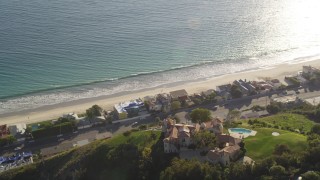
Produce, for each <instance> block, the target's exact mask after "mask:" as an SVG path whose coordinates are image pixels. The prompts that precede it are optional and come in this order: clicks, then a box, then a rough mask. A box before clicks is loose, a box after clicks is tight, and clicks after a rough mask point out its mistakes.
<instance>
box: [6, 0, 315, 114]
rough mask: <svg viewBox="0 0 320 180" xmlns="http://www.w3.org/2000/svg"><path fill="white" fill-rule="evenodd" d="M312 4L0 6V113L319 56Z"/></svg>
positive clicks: (178, 0)
mask: <svg viewBox="0 0 320 180" xmlns="http://www.w3.org/2000/svg"><path fill="white" fill-rule="evenodd" d="M319 8H320V2H319V1H317V0H308V1H300V0H282V1H269V0H261V1H251V0H214V1H211V0H175V1H169V0H162V1H149V0H148V1H147V0H141V1H124V0H117V1H102V0H94V1H74V0H55V1H48V0H43V1H29V0H10V1H0V24H1V26H0V114H3V113H6V112H12V111H17V110H23V109H32V108H35V107H41V106H44V105H49V104H57V103H61V102H68V101H72V100H77V99H82V98H90V97H97V96H101V95H110V94H114V93H119V92H125V91H131V90H139V89H143V88H148V87H157V86H159V85H166V84H169V83H173V82H182V81H188V80H196V79H201V78H208V77H213V76H218V75H223V74H226V73H234V72H238V71H245V70H250V69H257V68H261V67H262V68H263V67H268V66H273V65H275V64H279V63H284V62H296V61H307V60H310V59H315V58H318V57H319V52H320V51H319V49H320V48H319V47H320V27H319V25H318V24H319V23H318V17H320V11H318V9H319Z"/></svg>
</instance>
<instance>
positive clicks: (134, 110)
mask: <svg viewBox="0 0 320 180" xmlns="http://www.w3.org/2000/svg"><path fill="white" fill-rule="evenodd" d="M143 106H144V103H143V102H142V100H141V99H135V100H131V101H127V102H122V103H119V104H115V105H114V112H115V116H116V118H118V119H125V118H127V117H131V116H136V115H138V114H139V111H140V108H142V107H143Z"/></svg>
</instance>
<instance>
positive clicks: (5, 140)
mask: <svg viewBox="0 0 320 180" xmlns="http://www.w3.org/2000/svg"><path fill="white" fill-rule="evenodd" d="M14 141H16V138H15V137H13V136H12V135H8V136H6V137H2V138H0V147H3V146H5V145H7V144H12V143H13V142H14Z"/></svg>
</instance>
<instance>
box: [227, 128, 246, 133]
mask: <svg viewBox="0 0 320 180" xmlns="http://www.w3.org/2000/svg"><path fill="white" fill-rule="evenodd" d="M229 130H230V131H231V132H233V133H241V134H251V132H252V131H251V130H249V129H244V128H230V129H229Z"/></svg>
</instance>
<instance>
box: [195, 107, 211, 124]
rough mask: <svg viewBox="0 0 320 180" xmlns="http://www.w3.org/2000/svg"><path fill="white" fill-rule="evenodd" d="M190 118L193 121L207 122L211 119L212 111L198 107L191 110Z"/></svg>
mask: <svg viewBox="0 0 320 180" xmlns="http://www.w3.org/2000/svg"><path fill="white" fill-rule="evenodd" d="M190 118H191V120H192V122H193V123H202V122H207V121H210V119H211V113H210V111H209V110H208V109H204V108H197V109H194V110H192V111H191V113H190Z"/></svg>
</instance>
